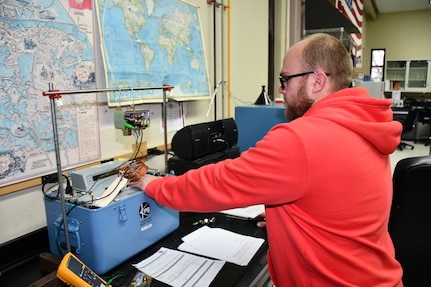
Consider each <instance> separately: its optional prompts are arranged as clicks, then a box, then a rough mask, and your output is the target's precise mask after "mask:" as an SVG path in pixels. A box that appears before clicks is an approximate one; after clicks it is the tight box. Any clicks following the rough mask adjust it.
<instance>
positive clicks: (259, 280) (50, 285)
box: [28, 212, 271, 287]
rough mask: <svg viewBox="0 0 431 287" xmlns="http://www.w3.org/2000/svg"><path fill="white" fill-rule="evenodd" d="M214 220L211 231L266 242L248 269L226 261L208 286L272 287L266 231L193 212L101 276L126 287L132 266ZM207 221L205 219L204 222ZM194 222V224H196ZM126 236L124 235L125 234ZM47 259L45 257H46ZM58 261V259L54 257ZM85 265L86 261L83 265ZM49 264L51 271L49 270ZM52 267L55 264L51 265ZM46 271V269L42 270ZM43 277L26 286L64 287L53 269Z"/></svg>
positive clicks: (156, 284)
mask: <svg viewBox="0 0 431 287" xmlns="http://www.w3.org/2000/svg"><path fill="white" fill-rule="evenodd" d="M213 217H214V218H215V220H213V222H209V223H208V224H207V225H208V226H209V227H213V228H223V229H225V230H228V231H232V232H235V233H238V234H242V235H248V236H252V237H257V238H263V239H265V242H264V243H263V244H262V246H261V247H260V248H259V249H258V251H257V253H256V254H255V255H254V257H253V258H252V259H251V261H250V262H249V264H248V265H247V266H239V265H236V264H233V263H229V262H226V263H225V264H224V265H223V267H222V269H221V270H220V272H219V273H218V274H217V276H216V277H215V279H214V280H213V281H212V283H211V285H210V286H211V287H229V286H238V287H242V286H257V287H258V286H271V280H270V277H269V274H268V270H267V261H266V253H267V249H268V242H267V235H266V229H264V228H258V227H257V226H256V222H254V221H250V220H247V219H238V218H234V217H231V216H229V215H226V214H224V213H193V212H182V213H180V226H179V228H178V229H176V230H175V231H173V232H172V233H170V234H169V235H167V236H166V237H164V238H163V239H161V240H159V241H158V242H156V243H154V244H153V245H151V246H150V247H148V248H146V249H145V250H143V251H141V252H139V253H138V254H137V255H135V256H133V257H132V258H129V259H128V260H126V261H125V262H123V263H121V264H120V265H119V266H117V267H115V268H113V269H112V270H110V271H108V272H107V273H106V274H102V277H103V278H105V279H109V278H113V277H116V278H117V279H115V280H114V281H113V287H116V286H125V287H127V286H128V284H129V281H130V280H131V279H132V278H133V277H134V275H135V274H136V272H138V270H137V269H136V268H135V267H133V266H132V264H136V263H138V262H140V261H142V260H144V259H145V258H148V257H149V256H151V255H153V254H154V253H156V252H157V251H158V250H159V249H160V248H161V247H166V248H169V249H173V250H176V249H177V247H178V246H179V245H180V244H181V243H183V241H182V240H181V238H182V237H184V236H185V235H187V234H190V233H191V232H193V231H195V230H197V229H199V228H200V227H202V226H203V224H202V223H197V222H199V221H200V220H201V221H204V222H205V221H212V220H209V219H212V218H213ZM205 219H208V220H205ZM196 223H197V224H196ZM124 236H127V234H124ZM45 256H46V254H45ZM49 257H51V256H49V255H48V256H47V257H46V258H48V259H47V260H45V261H51V262H52V261H55V260H56V259H55V258H54V259H52V257H51V258H49ZM57 260H58V261H59V260H60V259H59V258H57ZM84 263H85V262H84ZM42 264H43V265H44V266H47V265H48V266H49V265H50V264H49V262H48V264H47V263H46V262H41V265H42ZM52 265H53V264H51V268H52ZM54 266H55V264H54ZM43 268H45V269H47V268H46V267H43ZM45 271H48V270H45ZM50 272H51V273H49V274H48V275H47V276H45V277H44V278H41V279H40V280H38V281H36V282H34V283H32V284H30V285H28V287H57V286H66V285H64V284H63V283H62V282H60V281H59V280H58V279H57V278H55V276H54V274H55V270H54V269H53V270H50ZM150 286H151V287H166V286H169V285H167V284H164V283H162V282H159V281H157V280H154V279H153V280H152V282H151V285H150Z"/></svg>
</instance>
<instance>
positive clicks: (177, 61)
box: [97, 0, 210, 106]
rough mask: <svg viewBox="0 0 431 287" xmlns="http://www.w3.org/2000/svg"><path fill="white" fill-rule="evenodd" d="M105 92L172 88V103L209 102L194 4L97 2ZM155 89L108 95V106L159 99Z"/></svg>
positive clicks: (166, 0) (170, 0)
mask: <svg viewBox="0 0 431 287" xmlns="http://www.w3.org/2000/svg"><path fill="white" fill-rule="evenodd" d="M97 6H98V8H97V12H98V17H97V18H98V24H99V29H100V35H101V50H102V54H103V61H104V68H105V73H106V83H107V87H108V88H122V87H140V86H142V87H160V86H162V85H163V84H168V85H171V86H174V89H173V90H172V91H171V92H170V97H173V98H175V99H177V100H190V99H200V98H208V97H209V96H210V87H209V81H208V71H207V64H206V58H205V53H204V45H203V41H202V33H201V29H200V19H199V13H198V10H197V8H196V7H195V6H192V5H190V4H188V3H186V2H183V1H179V0H141V1H128V0H97ZM162 96H163V94H162V92H161V91H160V90H149V91H148V90H147V91H139V92H138V91H134V92H127V93H110V94H108V101H109V105H110V106H118V105H119V104H120V105H121V104H124V105H126V104H130V103H131V102H133V103H135V104H136V103H145V102H157V101H160V99H161V98H162Z"/></svg>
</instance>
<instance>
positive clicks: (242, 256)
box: [178, 226, 265, 266]
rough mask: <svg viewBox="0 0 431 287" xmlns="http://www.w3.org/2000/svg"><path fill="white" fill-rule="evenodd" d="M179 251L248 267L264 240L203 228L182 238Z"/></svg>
mask: <svg viewBox="0 0 431 287" xmlns="http://www.w3.org/2000/svg"><path fill="white" fill-rule="evenodd" d="M182 240H183V241H184V243H183V244H181V245H180V246H178V249H179V250H182V251H187V252H191V253H194V254H199V255H203V256H207V257H211V258H216V259H220V260H225V261H228V262H231V263H234V264H237V265H240V266H246V265H247V264H248V263H249V262H250V260H251V259H252V258H253V256H254V255H255V254H256V252H257V251H258V250H259V248H260V246H261V245H262V244H263V243H264V242H265V240H264V239H262V238H256V237H251V236H246V235H241V234H238V233H234V232H231V231H228V230H225V229H221V228H210V227H208V226H203V227H201V228H199V229H197V230H196V231H194V232H192V233H190V234H188V235H186V236H184V237H183V238H182Z"/></svg>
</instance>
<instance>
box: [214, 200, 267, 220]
mask: <svg viewBox="0 0 431 287" xmlns="http://www.w3.org/2000/svg"><path fill="white" fill-rule="evenodd" d="M264 212H265V206H264V205H263V204H260V205H252V206H248V207H243V208H233V209H228V210H223V211H222V213H224V214H229V215H233V216H237V217H242V218H244V219H247V218H255V217H256V216H258V215H260V214H262V213H264Z"/></svg>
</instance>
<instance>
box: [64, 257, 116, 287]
mask: <svg viewBox="0 0 431 287" xmlns="http://www.w3.org/2000/svg"><path fill="white" fill-rule="evenodd" d="M57 277H58V279H60V280H61V281H63V282H64V283H66V284H68V285H72V286H74V287H109V286H111V285H107V283H106V281H105V280H103V279H102V278H100V277H99V275H97V274H96V273H95V272H94V271H92V270H91V269H90V268H88V267H87V266H86V265H85V264H84V263H82V261H81V260H79V259H78V257H76V256H75V255H73V254H72V253H70V252H69V253H67V254H66V255H64V257H63V259H62V260H61V262H60V265H59V266H58V270H57Z"/></svg>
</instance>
